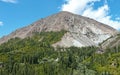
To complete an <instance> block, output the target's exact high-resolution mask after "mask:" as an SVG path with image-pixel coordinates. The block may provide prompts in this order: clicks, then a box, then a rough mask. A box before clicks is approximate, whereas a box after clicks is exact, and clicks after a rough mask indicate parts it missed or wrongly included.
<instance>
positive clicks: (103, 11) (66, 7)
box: [61, 0, 120, 29]
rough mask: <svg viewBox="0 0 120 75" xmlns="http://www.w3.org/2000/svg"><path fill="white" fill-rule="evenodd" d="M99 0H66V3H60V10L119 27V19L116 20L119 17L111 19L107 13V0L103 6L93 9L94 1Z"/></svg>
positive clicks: (108, 9)
mask: <svg viewBox="0 0 120 75" xmlns="http://www.w3.org/2000/svg"><path fill="white" fill-rule="evenodd" d="M99 1H101V0H66V3H65V4H63V5H62V7H61V10H62V11H69V12H72V13H75V14H80V15H83V16H86V17H90V18H93V19H95V20H97V21H99V22H102V23H104V24H107V25H110V26H111V27H114V28H115V29H120V20H118V19H120V18H119V17H117V18H116V19H115V20H112V17H111V15H109V11H110V7H109V6H108V4H107V0H105V3H104V5H103V6H100V7H98V8H97V9H94V3H96V2H99Z"/></svg>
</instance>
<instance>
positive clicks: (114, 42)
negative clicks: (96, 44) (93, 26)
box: [100, 33, 120, 49]
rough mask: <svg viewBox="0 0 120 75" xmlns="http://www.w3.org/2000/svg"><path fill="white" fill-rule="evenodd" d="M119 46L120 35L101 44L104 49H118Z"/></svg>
mask: <svg viewBox="0 0 120 75" xmlns="http://www.w3.org/2000/svg"><path fill="white" fill-rule="evenodd" d="M119 45H120V33H118V34H116V35H114V36H111V37H110V38H108V39H106V40H105V41H103V42H102V43H101V44H100V46H101V48H103V49H107V48H114V47H116V48H118V46H119Z"/></svg>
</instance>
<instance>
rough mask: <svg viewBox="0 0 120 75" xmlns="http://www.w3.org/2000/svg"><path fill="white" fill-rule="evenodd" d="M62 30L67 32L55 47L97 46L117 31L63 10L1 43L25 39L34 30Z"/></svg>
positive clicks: (5, 37) (22, 29)
mask: <svg viewBox="0 0 120 75" xmlns="http://www.w3.org/2000/svg"><path fill="white" fill-rule="evenodd" d="M61 30H66V31H67V33H66V34H65V35H64V36H63V37H62V38H61V41H59V42H57V43H55V44H53V46H55V47H56V46H62V47H70V46H76V47H83V46H93V45H94V46H97V45H98V44H99V43H101V42H103V41H104V40H106V39H107V38H109V37H111V36H113V35H114V34H116V33H117V31H116V30H115V29H114V28H112V27H110V26H108V25H105V24H102V23H99V22H97V21H95V20H93V19H90V18H87V17H83V16H80V15H76V14H72V13H70V12H66V11H62V12H59V13H57V14H54V15H52V16H48V17H46V18H44V19H41V20H39V21H37V22H35V23H33V24H31V25H29V26H26V27H23V28H20V29H18V30H16V31H14V32H12V33H11V34H9V35H7V36H4V37H3V38H1V39H0V44H2V43H4V42H7V41H8V40H9V39H11V38H15V37H19V38H21V39H23V38H26V37H29V36H32V35H33V33H34V32H49V31H55V32H56V31H61ZM58 35H59V34H58Z"/></svg>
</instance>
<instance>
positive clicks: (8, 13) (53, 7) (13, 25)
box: [0, 0, 120, 37]
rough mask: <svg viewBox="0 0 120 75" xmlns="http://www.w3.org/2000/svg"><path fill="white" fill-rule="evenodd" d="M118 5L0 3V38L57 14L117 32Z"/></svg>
mask: <svg viewBox="0 0 120 75" xmlns="http://www.w3.org/2000/svg"><path fill="white" fill-rule="evenodd" d="M119 3H120V0H0V37H2V36H4V35H7V34H9V33H11V32H12V31H14V30H16V29H17V28H21V27H24V26H26V25H29V24H31V23H33V22H35V21H37V20H39V19H41V18H44V17H47V16H49V15H52V14H54V13H57V12H59V11H69V12H73V13H75V14H79V15H83V16H87V17H90V18H93V19H95V20H97V21H100V22H102V23H105V24H108V25H110V26H112V27H114V28H116V29H119V28H120V14H119V13H120V10H119V9H120V6H119ZM88 13H89V14H88ZM93 14H94V15H93ZM113 24H115V25H113Z"/></svg>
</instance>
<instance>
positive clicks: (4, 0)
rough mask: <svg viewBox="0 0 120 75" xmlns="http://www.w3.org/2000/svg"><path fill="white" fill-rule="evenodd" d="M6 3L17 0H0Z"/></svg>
mask: <svg viewBox="0 0 120 75" xmlns="http://www.w3.org/2000/svg"><path fill="white" fill-rule="evenodd" d="M0 1H3V2H7V3H17V0H0Z"/></svg>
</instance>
